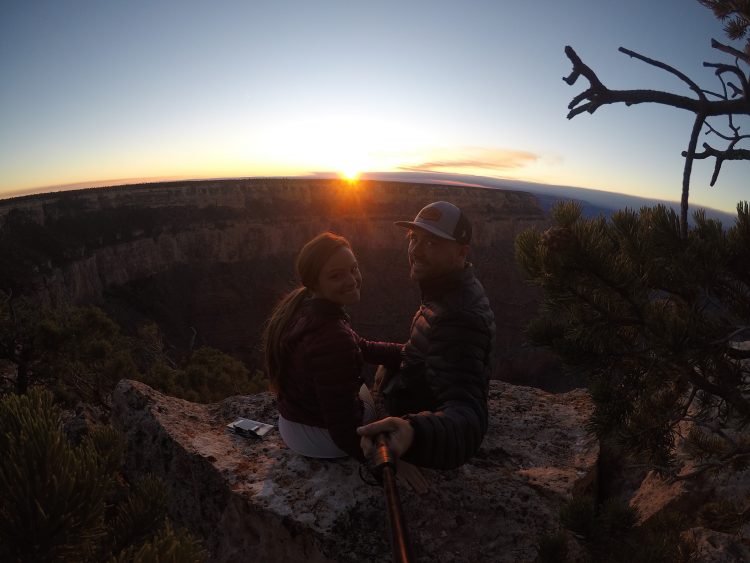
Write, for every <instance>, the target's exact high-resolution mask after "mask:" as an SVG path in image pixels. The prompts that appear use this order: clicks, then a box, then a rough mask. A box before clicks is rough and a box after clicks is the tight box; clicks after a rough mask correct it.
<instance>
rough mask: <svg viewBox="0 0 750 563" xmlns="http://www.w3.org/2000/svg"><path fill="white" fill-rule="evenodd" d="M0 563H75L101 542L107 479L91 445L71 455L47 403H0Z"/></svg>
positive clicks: (23, 399) (43, 395)
mask: <svg viewBox="0 0 750 563" xmlns="http://www.w3.org/2000/svg"><path fill="white" fill-rule="evenodd" d="M0 428H2V429H3V430H2V434H0V539H1V540H2V542H0V556H1V557H0V558H1V559H2V560H4V561H30V562H31V561H52V560H57V561H74V560H80V559H81V558H82V556H83V558H87V557H88V556H89V555H90V554H91V553H92V552H93V551H94V547H95V545H96V542H97V541H98V540H99V539H101V537H102V536H103V535H104V526H103V518H104V498H105V495H106V494H107V491H108V486H109V476H108V475H107V473H106V470H105V469H104V465H103V464H102V462H101V459H100V458H99V456H98V455H97V452H96V451H95V449H94V448H92V447H91V446H90V444H89V443H85V444H82V445H80V446H78V447H73V446H72V445H71V444H70V443H69V442H68V440H67V439H66V437H65V434H64V433H63V430H62V424H61V411H60V410H59V408H58V407H57V406H56V405H55V404H54V403H53V401H52V396H51V395H50V394H49V393H47V392H43V391H40V390H38V389H32V390H31V391H30V392H29V393H28V394H27V395H25V396H15V395H13V396H9V397H7V398H5V399H3V400H2V402H0Z"/></svg>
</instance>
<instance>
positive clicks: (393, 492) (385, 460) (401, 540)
mask: <svg viewBox="0 0 750 563" xmlns="http://www.w3.org/2000/svg"><path fill="white" fill-rule="evenodd" d="M372 463H373V465H374V466H375V470H376V471H377V474H378V475H380V477H381V479H382V481H383V490H384V492H385V504H386V506H387V507H388V521H389V522H390V524H391V548H392V550H393V561H394V563H408V562H409V561H410V560H411V550H410V549H409V539H408V537H407V535H406V526H405V524H404V515H403V513H402V512H401V500H400V499H399V496H398V489H397V488H396V460H395V459H394V458H393V456H392V455H391V450H389V449H388V445H387V444H386V443H385V435H384V434H378V435H377V436H375V453H374V454H373V456H372Z"/></svg>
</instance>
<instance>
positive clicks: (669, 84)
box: [0, 0, 750, 211]
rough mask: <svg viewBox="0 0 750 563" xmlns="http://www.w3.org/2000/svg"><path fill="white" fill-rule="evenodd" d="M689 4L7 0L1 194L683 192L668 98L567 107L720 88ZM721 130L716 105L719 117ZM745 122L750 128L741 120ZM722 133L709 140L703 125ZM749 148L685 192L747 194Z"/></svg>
mask: <svg viewBox="0 0 750 563" xmlns="http://www.w3.org/2000/svg"><path fill="white" fill-rule="evenodd" d="M712 37H714V38H716V39H718V40H720V41H722V42H728V40H727V39H726V38H725V35H724V33H723V31H722V29H721V24H720V22H718V21H717V20H716V19H715V18H714V17H713V14H712V13H711V12H710V11H709V10H707V9H706V8H703V7H702V6H700V5H699V4H698V2H697V1H694V0H632V1H630V2H622V1H610V0H598V1H597V0H567V1H564V2H560V1H549V0H543V1H541V2H534V3H531V2H506V1H500V0H494V1H481V2H480V1H471V0H463V1H461V2H458V1H455V2H446V1H440V0H433V1H409V0H400V1H391V0H382V1H379V2H363V1H358V0H348V1H326V0H319V1H317V2H310V1H304V2H303V1H296V2H292V1H285V0H275V1H273V2H270V1H254V0H245V1H242V2H240V1H215V2H198V1H190V0H187V1H180V2H176V1H174V2H166V1H158V0H157V1H140V0H134V1H128V2H125V1H107V2H103V1H90V0H89V1H83V0H80V1H78V0H58V1H52V2H43V1H33V2H29V1H7V0H6V1H5V2H3V3H2V15H1V16H0V76H2V77H3V80H2V81H1V82H0V124H1V125H0V197H7V196H10V195H12V194H15V193H20V192H29V191H45V190H53V189H59V188H58V187H57V186H63V185H66V186H70V185H81V186H83V185H90V183H96V182H104V183H107V182H110V183H111V182H117V183H122V181H127V180H128V179H140V178H203V177H244V176H258V175H260V176H276V175H283V176H291V175H302V174H309V173H315V172H325V171H333V172H348V173H356V172H364V171H371V172H372V171H397V170H432V171H439V172H457V173H468V174H476V175H486V176H492V177H500V178H510V179H516V180H528V181H533V182H540V183H548V184H556V185H570V186H578V187H587V188H595V189H605V190H611V191H615V192H620V193H627V194H632V195H638V196H645V197H653V198H657V199H664V200H678V199H679V196H680V190H681V179H682V166H683V159H682V157H681V156H680V152H681V151H682V150H684V149H685V148H686V146H687V142H688V137H689V134H690V130H691V127H692V123H693V115H692V114H691V113H688V112H684V111H680V110H676V109H674V108H665V107H661V106H654V105H641V106H633V107H630V108H626V107H624V106H622V107H620V106H605V107H602V108H600V109H599V110H598V111H597V112H596V113H595V114H594V115H588V114H584V115H581V116H578V117H576V118H574V119H572V120H567V119H566V117H565V116H566V113H567V105H568V103H569V102H570V100H571V99H572V98H573V97H574V96H575V95H576V94H578V93H579V92H580V91H581V90H582V89H583V88H584V87H585V85H586V82H585V81H583V80H579V82H578V83H577V84H576V85H574V86H572V87H571V86H568V85H567V84H565V83H564V82H563V81H562V77H563V76H566V75H567V74H568V73H569V72H570V69H571V65H570V62H569V61H568V59H567V57H566V56H565V54H564V52H563V49H564V47H565V46H566V45H570V46H572V47H573V48H574V49H575V50H576V51H577V52H578V54H579V55H580V56H581V58H582V59H583V61H584V62H585V63H587V64H588V65H589V66H590V67H591V68H592V69H593V70H594V71H596V72H597V73H598V75H599V77H600V78H601V80H602V81H603V82H604V83H605V85H607V86H608V87H610V88H613V89H634V88H649V89H663V90H668V91H672V92H675V93H681V94H685V95H690V92H689V90H688V89H687V86H685V85H684V84H683V83H682V82H680V81H679V80H677V79H676V78H674V77H673V76H671V75H669V74H667V73H665V72H664V71H660V70H658V69H655V68H652V67H650V66H648V65H646V64H644V63H642V62H640V61H637V60H634V59H630V58H629V57H627V56H625V55H623V54H621V53H619V52H618V51H617V49H618V47H620V46H623V47H627V48H629V49H632V50H634V51H637V52H639V53H641V54H644V55H646V56H649V57H651V58H654V59H658V60H660V61H663V62H665V63H667V64H670V65H673V66H674V67H676V68H677V69H679V70H681V71H682V72H684V73H685V74H687V75H688V76H690V77H691V78H692V79H694V80H695V81H696V82H698V83H699V84H701V85H702V86H704V87H706V88H709V89H712V90H717V89H718V87H719V84H718V81H716V80H715V79H714V78H713V76H712V73H711V71H710V70H709V69H705V68H703V67H702V65H701V63H702V62H703V61H712V62H730V61H728V60H727V58H726V57H725V56H722V55H721V53H718V52H716V51H714V50H712V49H711V48H710V40H711V38H712ZM715 124H716V125H717V126H720V125H723V121H715ZM746 130H750V127H748V126H747V125H746ZM707 140H708V139H707ZM749 170H750V164H749V163H747V162H734V163H733V162H728V163H727V164H725V167H724V169H723V171H722V174H721V176H720V177H719V181H718V184H717V186H716V187H714V188H709V187H708V181H709V178H710V174H711V172H712V163H708V162H698V163H697V164H696V168H695V170H694V174H693V181H692V184H691V203H692V204H694V205H705V206H709V207H714V208H717V209H723V210H727V211H732V210H733V209H734V207H735V205H736V203H737V202H738V201H740V200H744V199H750V194H749V193H748V187H750V182H748V171H749Z"/></svg>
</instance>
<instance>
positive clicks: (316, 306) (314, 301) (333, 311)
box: [303, 297, 349, 320]
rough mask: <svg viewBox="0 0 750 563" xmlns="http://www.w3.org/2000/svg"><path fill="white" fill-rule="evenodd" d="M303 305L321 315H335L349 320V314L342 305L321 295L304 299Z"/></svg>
mask: <svg viewBox="0 0 750 563" xmlns="http://www.w3.org/2000/svg"><path fill="white" fill-rule="evenodd" d="M303 307H309V309H310V312H311V313H313V314H314V315H317V316H321V317H336V318H343V319H347V320H349V314H348V313H347V312H346V309H344V307H343V306H341V305H339V304H338V303H334V302H333V301H329V300H328V299H323V298H322V297H312V298H310V299H307V300H305V302H304V303H303Z"/></svg>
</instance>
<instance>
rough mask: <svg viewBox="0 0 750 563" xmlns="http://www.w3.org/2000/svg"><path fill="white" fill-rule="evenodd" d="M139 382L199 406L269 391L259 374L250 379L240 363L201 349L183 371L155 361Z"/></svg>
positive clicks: (205, 348) (190, 358) (206, 348)
mask: <svg viewBox="0 0 750 563" xmlns="http://www.w3.org/2000/svg"><path fill="white" fill-rule="evenodd" d="M140 378H141V380H142V381H143V382H144V383H146V384H148V385H150V386H151V387H154V388H155V389H158V390H160V391H162V392H164V393H167V394H169V395H172V396H175V397H180V398H182V399H187V400H188V401H193V402H198V403H211V402H216V401H220V400H222V399H226V398H227V397H230V396H232V395H252V394H254V393H260V392H261V391H265V390H267V389H268V380H267V379H266V378H265V376H264V375H263V373H262V372H260V371H256V372H255V373H254V374H252V375H250V372H249V370H248V369H247V367H245V364H243V363H242V362H241V361H240V360H237V359H235V358H232V357H231V356H229V355H227V354H225V353H223V352H221V351H220V350H217V349H215V348H210V347H207V346H204V347H202V348H199V349H198V350H196V351H195V352H193V354H192V355H191V356H190V357H189V358H188V360H187V361H186V362H185V364H184V365H183V366H182V367H171V366H169V365H167V363H166V362H165V361H162V360H160V361H156V362H155V363H154V364H153V365H152V366H151V367H150V369H149V370H148V371H147V372H146V373H145V374H144V375H142V376H140Z"/></svg>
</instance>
